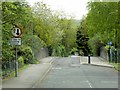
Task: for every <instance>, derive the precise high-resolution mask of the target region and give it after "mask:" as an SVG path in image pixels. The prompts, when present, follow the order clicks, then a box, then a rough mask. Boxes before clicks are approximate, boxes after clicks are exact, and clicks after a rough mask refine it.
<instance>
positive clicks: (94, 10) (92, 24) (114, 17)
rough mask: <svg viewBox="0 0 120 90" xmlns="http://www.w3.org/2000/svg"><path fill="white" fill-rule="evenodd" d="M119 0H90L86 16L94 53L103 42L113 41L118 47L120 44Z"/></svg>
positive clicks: (90, 42) (90, 43)
mask: <svg viewBox="0 0 120 90" xmlns="http://www.w3.org/2000/svg"><path fill="white" fill-rule="evenodd" d="M118 6H119V3H118V2H90V3H89V4H88V9H89V12H88V14H87V17H86V27H87V33H88V36H89V38H90V39H89V45H90V47H91V48H92V51H93V53H94V54H97V49H98V48H99V47H100V45H101V44H104V45H105V44H107V43H108V42H110V41H112V43H113V45H114V46H115V47H116V48H117V47H118V46H119V44H118V42H119V39H118V38H119V37H120V35H118V33H119V29H118V26H119V23H118V22H119V19H118V13H119V12H118V11H119V7H118Z"/></svg>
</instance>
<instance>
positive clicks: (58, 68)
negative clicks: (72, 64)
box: [52, 67, 62, 69]
mask: <svg viewBox="0 0 120 90" xmlns="http://www.w3.org/2000/svg"><path fill="white" fill-rule="evenodd" d="M52 69H62V68H61V67H55V68H54V67H53V68H52Z"/></svg>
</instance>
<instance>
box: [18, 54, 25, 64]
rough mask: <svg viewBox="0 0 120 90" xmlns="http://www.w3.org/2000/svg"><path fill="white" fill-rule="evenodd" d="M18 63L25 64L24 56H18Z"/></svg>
mask: <svg viewBox="0 0 120 90" xmlns="http://www.w3.org/2000/svg"><path fill="white" fill-rule="evenodd" d="M18 63H19V64H21V66H23V65H24V58H23V57H22V56H20V57H19V58H18Z"/></svg>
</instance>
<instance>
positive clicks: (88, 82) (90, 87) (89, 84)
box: [86, 80, 93, 88]
mask: <svg viewBox="0 0 120 90" xmlns="http://www.w3.org/2000/svg"><path fill="white" fill-rule="evenodd" d="M86 82H87V83H88V84H89V86H90V88H93V87H92V85H91V83H90V82H89V81H88V80H87V81H86Z"/></svg>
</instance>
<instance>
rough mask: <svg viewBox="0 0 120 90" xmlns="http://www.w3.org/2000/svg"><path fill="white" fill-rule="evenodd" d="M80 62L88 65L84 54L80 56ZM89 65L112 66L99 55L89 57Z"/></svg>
mask: <svg viewBox="0 0 120 90" xmlns="http://www.w3.org/2000/svg"><path fill="white" fill-rule="evenodd" d="M80 64H84V65H85V64H86V65H88V57H87V56H86V57H85V56H80ZM89 65H95V66H102V67H109V68H114V66H113V65H111V64H109V62H107V61H106V60H104V59H103V58H101V57H92V56H91V57H90V64H89Z"/></svg>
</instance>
